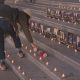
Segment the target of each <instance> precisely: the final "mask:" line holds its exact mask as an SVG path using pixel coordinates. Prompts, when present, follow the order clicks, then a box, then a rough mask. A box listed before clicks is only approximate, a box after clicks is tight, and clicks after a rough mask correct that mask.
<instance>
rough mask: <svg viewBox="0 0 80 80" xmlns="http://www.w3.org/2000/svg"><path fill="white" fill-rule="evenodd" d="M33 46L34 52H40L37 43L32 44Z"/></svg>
mask: <svg viewBox="0 0 80 80" xmlns="http://www.w3.org/2000/svg"><path fill="white" fill-rule="evenodd" d="M31 46H32V48H33V50H34V52H36V51H37V50H38V47H37V45H36V43H31Z"/></svg>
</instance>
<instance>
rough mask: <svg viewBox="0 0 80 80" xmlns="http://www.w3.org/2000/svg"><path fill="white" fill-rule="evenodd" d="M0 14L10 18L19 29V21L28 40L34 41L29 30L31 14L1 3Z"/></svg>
mask: <svg viewBox="0 0 80 80" xmlns="http://www.w3.org/2000/svg"><path fill="white" fill-rule="evenodd" d="M0 16H2V17H4V18H5V19H7V20H9V21H10V22H11V24H12V25H13V26H14V28H15V29H17V24H16V23H19V24H20V25H21V28H22V29H23V32H24V33H25V36H26V37H27V39H28V41H29V42H30V43H33V39H32V36H31V33H30V31H29V19H30V16H29V15H27V14H26V13H24V12H23V11H20V10H18V9H17V8H11V7H10V6H8V5H4V4H0Z"/></svg>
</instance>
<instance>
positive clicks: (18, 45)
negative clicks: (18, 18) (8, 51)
mask: <svg viewBox="0 0 80 80" xmlns="http://www.w3.org/2000/svg"><path fill="white" fill-rule="evenodd" d="M9 34H10V35H11V37H12V38H13V41H14V43H15V47H16V48H17V49H18V50H19V53H18V55H19V57H21V58H22V57H24V54H23V51H22V48H21V41H20V38H19V36H18V35H16V32H15V31H14V29H13V27H12V25H11V28H10V31H9Z"/></svg>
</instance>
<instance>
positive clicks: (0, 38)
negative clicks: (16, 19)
mask: <svg viewBox="0 0 80 80" xmlns="http://www.w3.org/2000/svg"><path fill="white" fill-rule="evenodd" d="M6 68H7V67H6V65H5V52H4V31H3V30H1V29H0V69H1V70H6Z"/></svg>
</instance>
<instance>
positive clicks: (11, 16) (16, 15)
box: [0, 4, 37, 70]
mask: <svg viewBox="0 0 80 80" xmlns="http://www.w3.org/2000/svg"><path fill="white" fill-rule="evenodd" d="M25 11H26V9H25V10H24V11H22V10H19V9H18V8H12V7H10V6H8V5H4V4H0V69H1V70H6V69H7V67H6V64H5V52H4V34H5V33H9V34H10V35H11V37H12V38H13V41H14V43H15V47H16V48H17V49H18V51H19V53H18V56H19V57H21V58H22V57H24V53H23V51H22V48H21V41H20V38H19V36H18V32H19V30H18V25H17V24H20V25H21V28H22V29H23V32H24V34H25V36H26V38H27V39H28V41H29V42H30V43H31V46H32V47H33V50H37V46H36V44H35V42H34V41H33V39H32V36H31V33H30V31H29V20H30V15H29V14H28V13H29V10H28V11H26V12H28V13H26V12H25Z"/></svg>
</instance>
